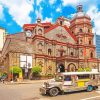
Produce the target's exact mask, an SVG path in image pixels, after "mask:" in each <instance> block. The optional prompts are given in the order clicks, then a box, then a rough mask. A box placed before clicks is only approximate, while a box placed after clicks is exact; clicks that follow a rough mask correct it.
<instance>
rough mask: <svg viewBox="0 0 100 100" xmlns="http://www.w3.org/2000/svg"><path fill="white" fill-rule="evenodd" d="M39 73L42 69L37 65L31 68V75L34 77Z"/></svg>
mask: <svg viewBox="0 0 100 100" xmlns="http://www.w3.org/2000/svg"><path fill="white" fill-rule="evenodd" d="M41 71H42V68H41V66H39V65H36V66H34V67H33V68H32V73H33V75H34V76H36V75H39V74H40V73H41Z"/></svg>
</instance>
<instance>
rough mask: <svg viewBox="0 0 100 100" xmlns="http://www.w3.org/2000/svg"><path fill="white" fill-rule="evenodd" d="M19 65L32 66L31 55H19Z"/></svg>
mask: <svg viewBox="0 0 100 100" xmlns="http://www.w3.org/2000/svg"><path fill="white" fill-rule="evenodd" d="M20 67H23V68H32V56H27V55H20Z"/></svg>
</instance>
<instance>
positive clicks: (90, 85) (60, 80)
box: [40, 72, 100, 96]
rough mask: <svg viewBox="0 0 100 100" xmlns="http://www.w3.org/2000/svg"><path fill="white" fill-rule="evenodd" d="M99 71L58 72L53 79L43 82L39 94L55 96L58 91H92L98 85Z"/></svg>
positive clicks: (99, 83)
mask: <svg viewBox="0 0 100 100" xmlns="http://www.w3.org/2000/svg"><path fill="white" fill-rule="evenodd" d="M99 75H100V74H99V72H64V73H58V74H57V75H56V76H55V78H54V79H51V80H49V81H47V82H44V84H43V86H42V87H41V88H40V92H41V94H49V95H50V96H57V95H58V94H59V93H64V92H73V91H80V90H87V91H89V92H90V91H92V90H95V89H97V88H98V86H99V85H100V79H99Z"/></svg>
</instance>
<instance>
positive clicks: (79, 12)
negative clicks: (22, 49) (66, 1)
mask: <svg viewBox="0 0 100 100" xmlns="http://www.w3.org/2000/svg"><path fill="white" fill-rule="evenodd" d="M79 17H87V18H90V16H89V15H87V14H86V13H85V12H83V7H82V5H78V6H77V13H76V14H75V15H74V17H73V19H75V18H79Z"/></svg>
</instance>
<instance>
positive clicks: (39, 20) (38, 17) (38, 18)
mask: <svg viewBox="0 0 100 100" xmlns="http://www.w3.org/2000/svg"><path fill="white" fill-rule="evenodd" d="M37 23H41V16H40V12H39V11H38V14H37Z"/></svg>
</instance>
